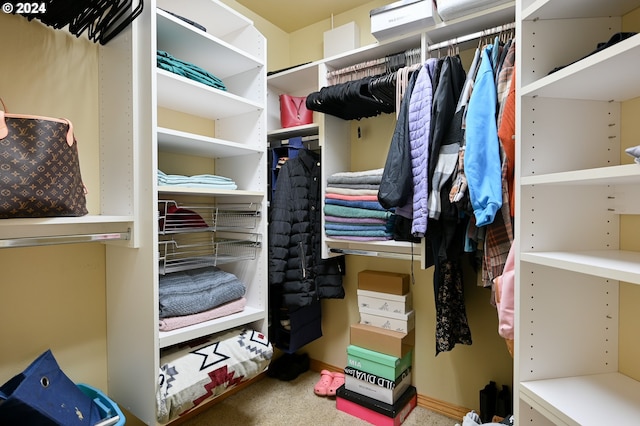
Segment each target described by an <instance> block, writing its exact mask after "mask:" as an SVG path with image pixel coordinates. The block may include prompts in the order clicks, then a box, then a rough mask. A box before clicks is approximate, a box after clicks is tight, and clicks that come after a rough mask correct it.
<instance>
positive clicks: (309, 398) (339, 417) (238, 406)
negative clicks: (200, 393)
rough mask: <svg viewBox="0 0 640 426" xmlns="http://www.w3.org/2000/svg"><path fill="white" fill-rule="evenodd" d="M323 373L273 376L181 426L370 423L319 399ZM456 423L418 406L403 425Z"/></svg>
mask: <svg viewBox="0 0 640 426" xmlns="http://www.w3.org/2000/svg"><path fill="white" fill-rule="evenodd" d="M319 377H320V374H319V373H317V372H315V371H307V372H306V373H303V374H301V375H300V376H298V377H297V378H296V379H295V380H293V381H291V382H283V381H280V380H277V379H273V378H270V377H265V378H264V379H262V380H259V381H257V382H256V383H254V384H252V385H250V386H248V387H247V388H246V389H243V390H242V391H240V392H238V393H236V394H235V395H232V396H230V397H229V398H227V399H225V400H224V401H222V402H220V403H219V404H216V405H214V406H213V407H211V408H210V409H209V410H207V411H205V412H203V413H201V414H199V415H198V416H196V417H193V418H191V419H189V420H187V421H185V422H184V423H181V425H188V426H211V425H242V426H250V425H260V426H269V425H273V426H276V425H277V426H283V425H314V426H325V425H326V426H340V425H349V426H359V425H369V424H370V423H368V422H365V421H363V420H360V419H359V418H357V417H354V416H351V415H350V414H347V413H344V412H342V411H339V410H337V409H336V401H335V398H331V399H329V398H326V397H320V396H316V395H315V394H314V393H313V386H314V385H315V384H316V382H317V381H318V379H319ZM455 424H456V421H455V420H453V419H450V418H448V417H445V416H442V415H440V414H436V413H434V412H432V411H429V410H427V409H425V408H422V407H416V408H415V409H414V410H413V411H412V412H411V414H409V416H408V417H407V419H406V421H405V422H404V423H403V425H407V426H416V425H421V426H453V425H455Z"/></svg>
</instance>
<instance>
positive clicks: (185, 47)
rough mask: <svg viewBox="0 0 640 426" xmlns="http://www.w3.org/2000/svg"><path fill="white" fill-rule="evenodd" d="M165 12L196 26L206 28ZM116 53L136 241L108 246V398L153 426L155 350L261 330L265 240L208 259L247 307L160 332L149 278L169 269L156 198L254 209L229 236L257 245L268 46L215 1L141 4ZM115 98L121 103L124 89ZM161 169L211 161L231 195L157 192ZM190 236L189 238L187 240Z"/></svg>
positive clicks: (189, 169)
mask: <svg viewBox="0 0 640 426" xmlns="http://www.w3.org/2000/svg"><path fill="white" fill-rule="evenodd" d="M167 11H170V12H173V13H175V14H178V15H180V16H182V17H185V18H188V19H190V20H193V21H195V22H197V23H198V24H200V25H202V26H204V27H205V28H206V32H204V31H201V30H200V29H198V28H196V27H194V26H192V25H190V24H188V23H186V22H185V21H183V20H182V19H180V18H178V17H176V16H174V15H172V14H170V13H168V12H167ZM157 50H162V51H166V52H168V53H170V54H171V55H172V56H174V57H176V58H178V59H181V60H184V61H187V62H190V63H192V64H195V65H197V66H199V67H201V68H203V69H205V70H207V71H208V72H210V73H211V74H213V75H215V76H216V77H218V78H219V79H220V80H221V81H222V82H223V83H224V86H225V87H226V90H221V89H220V88H214V87H210V86H208V85H205V84H202V83H199V82H196V81H193V80H190V79H188V78H185V77H182V76H179V75H177V74H174V73H171V72H168V71H166V70H162V69H159V68H157V67H156V52H157ZM120 55H121V57H122V58H125V59H126V60H127V61H129V63H130V64H131V70H132V71H131V70H130V72H133V77H132V78H131V79H130V80H132V87H131V90H130V92H129V94H130V96H131V101H132V104H133V105H136V107H137V108H138V110H139V111H140V112H139V116H137V119H136V120H135V121H134V126H133V127H134V128H135V130H136V133H135V138H134V140H135V141H137V143H138V146H137V151H136V152H135V153H134V157H135V161H136V164H137V167H136V169H135V170H136V173H135V175H134V177H133V179H132V180H133V181H134V182H135V185H136V187H137V188H139V191H138V192H137V195H136V197H135V203H136V205H137V214H136V218H137V220H138V222H137V232H138V233H139V241H140V244H139V247H138V248H137V249H136V250H131V249H129V248H123V247H119V246H114V247H111V246H108V247H107V271H108V272H107V317H108V318H107V327H108V329H107V351H108V355H107V359H108V370H109V394H110V396H111V397H112V398H113V399H114V400H115V401H117V402H118V404H120V405H121V406H123V407H124V408H126V409H127V410H129V411H130V412H131V413H133V414H134V415H135V416H136V417H138V418H139V419H141V420H142V421H143V422H144V423H146V424H156V388H157V381H158V371H159V367H160V365H159V359H160V354H161V350H162V349H163V348H167V347H169V346H172V345H175V344H178V343H182V342H186V341H189V340H192V339H196V338H200V337H203V336H207V335H210V334H213V333H217V332H221V331H225V330H229V329H231V328H235V327H240V326H248V327H251V328H253V329H256V330H259V331H261V332H263V333H265V334H266V333H267V328H268V324H267V316H268V313H267V303H268V301H267V300H268V298H267V250H266V248H265V247H264V244H256V246H255V255H252V256H251V258H250V259H244V258H243V259H242V260H241V261H240V257H238V258H237V260H234V259H229V258H226V259H225V260H224V262H221V261H220V260H219V258H218V253H217V251H216V252H215V254H214V255H212V258H211V259H213V260H211V259H209V258H208V259H206V260H207V261H214V262H217V264H216V266H218V267H220V268H221V269H223V270H225V271H227V272H231V273H233V274H235V275H236V276H237V277H238V278H239V279H240V280H241V281H242V282H243V283H244V284H245V286H246V294H245V298H246V299H247V303H246V307H245V309H244V310H243V311H242V312H239V313H236V314H233V315H228V316H225V317H222V318H218V319H215V320H212V321H207V322H204V323H201V324H197V325H192V326H189V327H185V328H181V329H178V330H174V331H170V332H160V331H159V329H158V315H159V307H158V282H159V277H160V274H162V273H168V272H167V271H166V269H163V267H162V265H160V263H161V262H160V261H161V260H163V259H161V258H160V257H161V252H162V246H163V244H162V243H161V244H159V242H161V241H166V240H164V238H172V236H169V237H167V236H166V234H165V233H164V231H162V230H159V219H160V218H161V217H162V216H161V212H160V211H159V204H161V203H159V202H160V201H162V200H172V201H175V202H176V203H177V204H178V205H190V204H189V203H193V204H196V205H204V206H211V207H212V208H213V207H217V206H218V205H222V204H225V205H242V204H247V205H251V206H252V207H255V206H257V210H258V211H259V212H261V214H257V215H256V223H255V225H254V226H253V227H252V229H250V230H238V231H237V232H238V233H244V232H246V233H251V234H252V235H257V236H258V237H259V239H258V241H262V242H264V241H266V234H267V232H266V230H267V215H266V211H267V207H266V203H267V193H266V191H267V158H266V146H267V144H266V141H267V135H266V128H267V126H266V68H265V62H266V40H265V38H264V37H263V36H262V35H261V34H260V33H259V32H258V31H257V30H256V29H255V27H254V26H253V23H252V21H250V20H248V19H246V18H245V17H243V16H242V15H240V14H238V13H237V12H236V11H234V10H233V9H231V8H229V7H228V6H226V5H224V4H223V3H221V2H219V1H218V0H186V1H182V2H173V1H169V0H158V1H151V2H149V3H148V4H145V9H144V11H143V14H142V15H141V16H140V17H139V18H138V19H137V20H136V21H135V26H134V27H133V29H132V31H131V37H130V38H129V41H128V43H126V44H125V45H124V47H123V49H122V52H121V53H120ZM117 95H118V96H123V94H122V92H118V93H117ZM113 96H114V97H115V96H116V94H114V95H113ZM159 108H162V110H163V111H165V113H168V114H170V112H166V111H167V110H172V111H176V112H178V113H182V114H189V115H191V116H194V121H198V122H203V123H204V122H206V123H210V124H211V126H210V128H211V129H213V130H212V132H213V134H206V135H204V134H200V133H199V131H198V130H197V129H196V130H194V131H189V130H190V129H188V130H187V131H185V129H184V128H180V129H177V128H171V126H160V125H159V123H158V120H159V119H158V109H159ZM185 126H186V127H188V126H187V125H185ZM185 126H182V127H185ZM207 128H209V126H207ZM185 159H186V160H185ZM191 159H193V160H194V161H191ZM160 163H162V164H165V165H167V164H171V169H172V170H171V171H165V170H162V169H160V170H162V171H165V172H167V173H171V174H181V175H185V176H190V175H194V174H201V173H202V172H201V171H200V172H196V171H195V170H194V168H193V166H192V163H196V164H198V165H199V167H200V168H199V169H198V170H201V168H202V167H203V166H202V165H203V164H205V165H210V166H208V167H210V169H211V170H210V171H208V172H207V173H209V174H215V175H219V176H224V177H228V178H230V179H231V180H233V181H234V182H235V184H236V185H237V189H216V188H202V187H183V186H159V185H158V184H157V173H158V169H159V167H160V166H159V164H160ZM202 232H208V231H202ZM210 232H211V233H213V235H215V237H214V239H215V240H216V242H217V239H218V236H220V238H222V237H227V235H226V233H227V232H228V231H227V230H225V235H220V234H221V233H220V232H219V230H210ZM234 232H235V231H234ZM159 234H162V235H159ZM175 234H181V232H180V231H176V232H175ZM191 235H192V234H189V235H187V238H193V237H192V236H191ZM216 250H217V247H216ZM180 260H182V259H180ZM195 260H196V259H194V262H193V263H189V262H186V265H187V266H186V267H193V266H190V265H196V262H195ZM197 260H200V259H197ZM180 267H181V268H184V267H185V266H183V264H181V265H180Z"/></svg>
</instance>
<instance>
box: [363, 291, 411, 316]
mask: <svg viewBox="0 0 640 426" xmlns="http://www.w3.org/2000/svg"><path fill="white" fill-rule="evenodd" d="M357 292H358V308H365V309H371V310H375V311H382V312H392V313H395V314H406V313H407V312H409V311H411V310H413V296H411V293H407V294H403V295H402V296H400V295H397V294H391V293H382V292H379V291H370V290H360V289H358V290H357Z"/></svg>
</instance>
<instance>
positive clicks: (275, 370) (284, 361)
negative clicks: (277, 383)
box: [267, 353, 294, 378]
mask: <svg viewBox="0 0 640 426" xmlns="http://www.w3.org/2000/svg"><path fill="white" fill-rule="evenodd" d="M293 356H294V354H289V353H284V354H282V355H281V356H280V357H279V358H278V359H276V360H274V361H271V364H269V369H268V370H267V376H269V377H273V378H277V377H278V376H279V375H280V374H282V372H283V370H284V369H285V368H287V366H288V365H289V364H291V362H292V361H293Z"/></svg>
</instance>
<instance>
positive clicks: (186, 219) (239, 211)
mask: <svg viewBox="0 0 640 426" xmlns="http://www.w3.org/2000/svg"><path fill="white" fill-rule="evenodd" d="M158 216H159V218H158V233H159V234H160V235H168V234H176V233H192V232H203V231H220V230H239V229H243V230H251V229H255V228H256V227H257V226H258V220H259V219H260V204H257V203H245V204H217V205H211V204H192V205H180V204H178V203H177V202H176V201H174V200H160V201H158Z"/></svg>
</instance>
